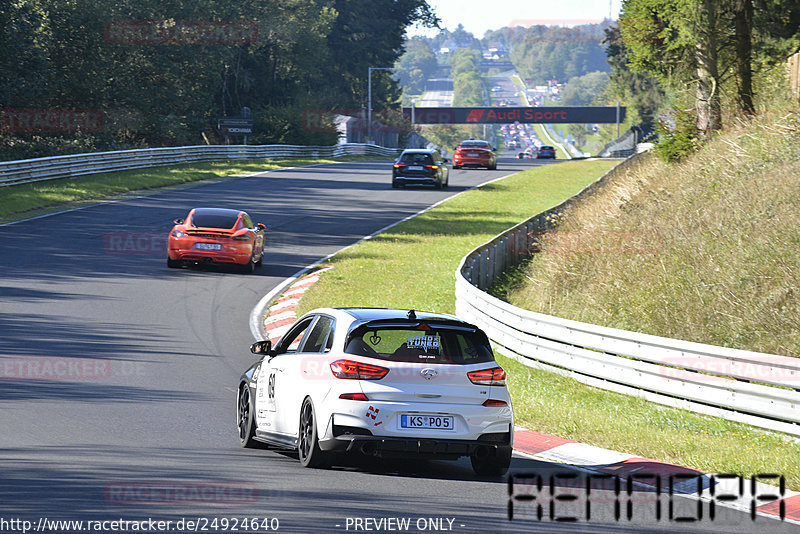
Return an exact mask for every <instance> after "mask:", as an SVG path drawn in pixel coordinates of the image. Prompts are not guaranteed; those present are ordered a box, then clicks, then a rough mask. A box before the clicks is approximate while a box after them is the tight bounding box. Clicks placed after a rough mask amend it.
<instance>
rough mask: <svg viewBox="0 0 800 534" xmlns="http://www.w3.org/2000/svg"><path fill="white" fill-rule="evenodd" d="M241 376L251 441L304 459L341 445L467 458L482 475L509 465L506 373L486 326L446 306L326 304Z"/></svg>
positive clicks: (243, 429)
mask: <svg viewBox="0 0 800 534" xmlns="http://www.w3.org/2000/svg"><path fill="white" fill-rule="evenodd" d="M250 350H251V351H252V352H253V353H256V354H260V355H262V358H261V359H259V360H258V361H257V362H256V363H255V364H253V365H252V366H251V367H250V368H249V369H248V370H247V371H246V372H245V373H244V374H243V375H242V377H241V380H240V383H239V387H238V389H237V391H238V393H237V403H236V406H237V426H238V431H239V440H240V441H241V443H242V446H244V447H257V446H259V444H260V443H267V444H270V445H274V446H278V447H282V448H287V449H295V450H297V452H298V456H299V459H300V462H301V463H302V465H304V466H306V467H324V466H328V465H330V464H331V463H332V462H333V461H334V460H335V457H336V455H337V454H341V453H352V454H364V455H368V456H377V457H382V458H386V457H393V458H397V457H410V456H418V457H419V456H421V457H426V458H441V459H451V460H456V459H458V458H459V457H462V456H469V457H470V459H471V461H472V467H473V469H474V470H475V472H476V473H478V474H479V475H502V474H504V473H505V472H506V471H507V470H508V466H509V463H510V461H511V450H512V440H513V435H514V432H513V429H514V416H513V412H512V409H511V398H510V397H509V394H508V390H507V389H506V384H505V372H504V371H503V369H502V368H501V367H500V366H498V365H497V363H496V362H495V359H494V354H493V353H492V349H491V347H490V345H489V340H488V339H487V337H486V334H484V333H483V331H481V330H480V329H479V328H478V327H476V326H474V325H471V324H469V323H465V322H464V321H461V320H460V319H458V318H456V317H454V316H451V315H444V314H434V313H425V312H415V311H413V310H411V311H408V310H392V309H375V308H338V309H333V308H322V309H317V310H314V311H312V312H310V313H308V314H306V315H304V316H303V317H301V318H300V319H298V320H297V322H295V323H294V325H293V326H292V327H291V329H289V331H288V332H287V333H286V334H285V335H284V336H283V337H282V338H281V340H280V341H279V342H278V343H277V344H276V345H275V347H272V345H271V343H270V342H269V341H257V342H256V343H254V344H253V345H252V346H251V348H250Z"/></svg>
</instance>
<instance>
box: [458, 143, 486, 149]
mask: <svg viewBox="0 0 800 534" xmlns="http://www.w3.org/2000/svg"><path fill="white" fill-rule="evenodd" d="M461 147H462V148H483V149H486V150H488V149H489V143H486V142H482V141H465V142H463V143H461Z"/></svg>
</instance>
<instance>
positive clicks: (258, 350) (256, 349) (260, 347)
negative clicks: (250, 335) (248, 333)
mask: <svg viewBox="0 0 800 534" xmlns="http://www.w3.org/2000/svg"><path fill="white" fill-rule="evenodd" d="M250 352H252V353H253V354H270V353H271V352H272V341H270V340H269V339H265V340H262V341H256V342H255V343H253V344H252V345H250Z"/></svg>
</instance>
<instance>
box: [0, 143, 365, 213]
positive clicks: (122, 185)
mask: <svg viewBox="0 0 800 534" xmlns="http://www.w3.org/2000/svg"><path fill="white" fill-rule="evenodd" d="M377 159H381V158H376V157H372V156H369V157H368V156H346V157H342V158H336V159H281V160H270V159H256V160H241V161H239V160H233V161H221V162H202V163H187V164H184V165H171V166H164V167H148V168H145V169H134V170H129V171H117V172H106V173H99V174H89V175H86V176H77V177H75V178H60V179H57V180H48V181H44V182H35V183H30V184H20V185H11V186H6V187H0V222H8V221H11V220H15V219H19V218H22V217H23V216H31V217H32V216H36V215H40V214H42V213H46V212H47V211H55V210H54V209H49V210H48V208H53V207H55V206H60V207H63V206H64V205H65V204H74V203H80V202H82V201H88V200H97V199H103V198H108V197H114V196H119V195H123V194H125V193H130V192H131V191H140V190H144V189H152V188H155V187H167V186H177V185H182V184H186V183H189V182H198V181H203V180H217V179H220V178H225V177H228V176H235V175H244V174H254V173H258V172H264V171H269V170H274V169H282V168H286V167H300V166H303V165H311V164H318V163H336V162H341V161H366V160H377Z"/></svg>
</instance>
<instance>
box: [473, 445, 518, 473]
mask: <svg viewBox="0 0 800 534" xmlns="http://www.w3.org/2000/svg"><path fill="white" fill-rule="evenodd" d="M511 451H512V449H511V447H497V448H491V447H490V448H489V449H488V453H487V454H486V455H478V454H477V451H476V452H475V453H473V454H472V456H470V457H469V459H470V461H471V462H472V469H473V470H474V471H475V474H477V475H479V476H498V477H499V476H503V475H505V474H506V472H507V471H508V466H509V465H510V464H511Z"/></svg>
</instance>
